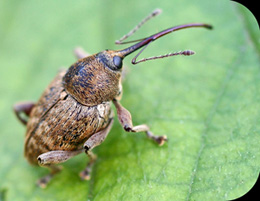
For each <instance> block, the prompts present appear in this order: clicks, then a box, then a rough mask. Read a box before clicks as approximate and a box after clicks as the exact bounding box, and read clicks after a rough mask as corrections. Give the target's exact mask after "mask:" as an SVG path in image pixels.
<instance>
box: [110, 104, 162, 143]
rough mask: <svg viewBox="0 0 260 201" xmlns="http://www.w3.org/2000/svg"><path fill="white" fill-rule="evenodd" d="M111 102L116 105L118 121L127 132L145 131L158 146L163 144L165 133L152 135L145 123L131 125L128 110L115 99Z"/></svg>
mask: <svg viewBox="0 0 260 201" xmlns="http://www.w3.org/2000/svg"><path fill="white" fill-rule="evenodd" d="M113 103H114V105H115V106H116V110H117V116H118V119H119V122H120V124H121V125H122V126H123V128H124V129H125V130H126V131H127V132H145V133H146V135H147V137H148V138H150V139H152V140H153V141H155V142H156V143H158V144H159V145H160V146H161V145H163V144H164V142H165V141H167V137H166V136H165V135H163V136H155V135H153V133H152V132H151V131H150V129H149V127H148V126H147V125H145V124H142V125H138V126H133V123H132V117H131V114H130V112H129V111H128V110H127V109H125V108H124V107H123V106H122V105H121V104H120V103H119V102H118V101H117V100H113Z"/></svg>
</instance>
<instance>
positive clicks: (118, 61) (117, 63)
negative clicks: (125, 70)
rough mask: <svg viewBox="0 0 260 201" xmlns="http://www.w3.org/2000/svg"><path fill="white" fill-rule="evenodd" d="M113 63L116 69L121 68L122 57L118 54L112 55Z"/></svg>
mask: <svg viewBox="0 0 260 201" xmlns="http://www.w3.org/2000/svg"><path fill="white" fill-rule="evenodd" d="M113 62H114V65H115V66H116V67H117V69H120V68H122V58H121V57H119V56H114V58H113Z"/></svg>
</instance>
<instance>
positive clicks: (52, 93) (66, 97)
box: [14, 9, 212, 187]
mask: <svg viewBox="0 0 260 201" xmlns="http://www.w3.org/2000/svg"><path fill="white" fill-rule="evenodd" d="M159 13H160V10H158V9H156V10H155V11H154V12H152V14H150V15H149V16H148V17H147V18H145V19H144V20H143V21H141V23H139V24H138V25H137V26H136V27H135V28H134V29H133V30H132V31H130V32H129V33H128V34H127V35H125V36H124V37H123V38H121V39H120V40H119V41H116V43H117V44H125V43H129V42H122V41H123V40H125V39H126V38H128V37H129V36H130V35H132V34H133V33H134V32H135V31H136V30H137V29H139V28H140V27H141V26H142V25H143V24H144V23H145V22H146V21H147V20H148V19H150V18H152V17H154V16H156V15H158V14H159ZM192 27H204V28H208V29H211V28H212V26H211V25H208V24H203V23H192V24H184V25H180V26H175V27H171V28H168V29H165V30H163V31H160V32H158V33H156V34H153V35H151V36H149V37H146V38H143V39H139V40H134V41H130V42H135V44H134V45H132V46H130V47H127V48H125V49H121V50H115V51H114V50H105V51H101V52H99V53H96V54H93V55H88V54H87V53H85V52H84V51H83V50H82V49H76V51H75V54H76V57H77V58H78V60H77V62H76V63H74V64H72V65H71V66H70V67H69V68H68V70H61V71H60V72H59V73H58V75H57V76H56V77H55V78H54V79H53V81H52V82H51V83H50V85H49V86H48V87H47V88H46V89H45V91H44V92H43V94H42V96H41V97H40V99H39V101H38V102H36V103H34V102H23V103H18V104H15V105H14V111H15V114H16V116H17V117H18V119H19V120H20V121H21V122H22V123H23V124H24V125H26V127H27V130H26V136H25V143H24V155H25V157H26V158H27V160H28V161H29V163H31V164H33V165H39V166H42V167H47V168H49V169H50V173H49V174H48V175H46V176H45V177H43V178H41V179H39V180H38V182H37V184H38V185H39V186H40V187H46V185H47V184H48V183H49V181H50V180H51V178H52V177H53V175H55V174H56V173H58V172H60V170H61V167H60V166H58V165H57V164H60V163H63V162H65V161H67V160H68V159H70V158H72V157H74V156H76V155H78V154H80V153H83V152H85V153H86V155H87V156H88V157H89V162H88V164H87V166H86V168H85V169H84V170H83V171H82V172H80V177H81V179H83V180H89V179H90V173H91V168H92V166H93V163H94V161H95V160H96V155H95V154H93V152H92V149H93V148H94V147H96V146H98V145H100V144H101V143H102V142H103V141H104V140H105V138H106V137H107V135H108V133H109V131H110V129H111V127H112V124H113V111H112V109H111V104H112V103H113V104H114V105H115V108H116V111H117V116H118V119H119V122H120V124H121V125H122V127H123V128H124V130H125V131H127V132H145V133H146V135H147V136H148V138H150V139H152V140H153V141H154V142H156V143H158V144H159V145H163V144H164V142H165V141H167V137H166V136H165V135H163V136H156V135H154V134H153V133H152V132H151V131H150V129H149V127H148V126H147V125H146V124H142V125H138V126H133V123H132V117H131V114H130V112H129V111H128V110H127V109H126V108H124V107H123V106H122V105H121V104H120V100H121V97H122V84H121V79H122V69H123V68H122V61H123V59H124V58H125V57H126V56H128V55H129V54H131V53H133V52H135V51H136V50H139V49H140V48H143V49H141V51H140V52H139V53H138V54H137V55H136V56H135V57H134V58H133V60H132V64H137V63H140V62H144V61H147V60H153V59H159V58H164V57H170V56H174V55H192V54H194V52H193V51H191V50H185V51H181V52H176V53H170V54H165V55H161V56H154V57H150V58H145V59H141V60H139V61H137V57H138V56H139V55H140V54H141V52H142V51H143V50H144V49H145V48H146V47H147V46H148V45H149V44H150V43H151V42H153V41H155V40H157V39H158V38H160V37H162V36H164V35H166V34H169V33H171V32H174V31H177V30H181V29H186V28H192ZM25 116H27V117H25Z"/></svg>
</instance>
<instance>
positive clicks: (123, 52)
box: [119, 23, 213, 64]
mask: <svg viewBox="0 0 260 201" xmlns="http://www.w3.org/2000/svg"><path fill="white" fill-rule="evenodd" d="M192 27H203V28H207V29H212V28H213V27H212V26H211V25H209V24H202V23H193V24H184V25H180V26H176V27H171V28H168V29H165V30H163V31H161V32H159V33H156V34H153V35H151V36H149V37H147V38H144V39H143V40H142V41H140V42H138V43H136V44H134V45H132V46H130V47H128V48H125V49H123V50H120V51H119V53H120V54H121V56H122V57H125V56H127V55H129V54H131V53H133V52H134V51H136V50H138V49H140V48H142V47H144V48H143V49H142V50H141V51H140V52H139V53H138V54H137V55H136V56H135V57H134V58H133V60H132V64H137V63H140V62H143V61H147V60H152V59H159V58H164V57H169V56H175V55H186V56H187V55H192V54H194V52H193V51H191V50H185V51H182V52H178V53H171V54H167V55H161V56H157V57H150V58H147V59H142V60H139V61H136V59H137V57H138V56H139V55H140V54H141V53H142V52H143V50H144V49H145V48H146V47H147V46H148V45H149V44H150V43H151V42H153V41H155V40H156V39H158V38H160V37H162V36H164V35H167V34H169V33H171V32H174V31H178V30H181V29H186V28H192ZM187 52H190V53H191V54H187Z"/></svg>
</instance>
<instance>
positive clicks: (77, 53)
mask: <svg viewBox="0 0 260 201" xmlns="http://www.w3.org/2000/svg"><path fill="white" fill-rule="evenodd" d="M74 54H75V56H76V57H77V59H82V58H84V57H87V56H89V55H90V54H88V53H86V52H85V51H84V50H83V49H82V48H80V47H77V48H75V49H74Z"/></svg>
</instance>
